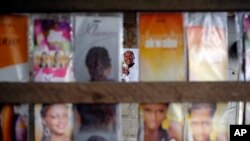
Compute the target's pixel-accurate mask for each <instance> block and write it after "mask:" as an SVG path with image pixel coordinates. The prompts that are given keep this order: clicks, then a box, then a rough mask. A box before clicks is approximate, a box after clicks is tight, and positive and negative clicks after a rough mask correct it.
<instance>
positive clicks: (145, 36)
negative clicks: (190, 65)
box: [139, 13, 186, 81]
mask: <svg viewBox="0 0 250 141" xmlns="http://www.w3.org/2000/svg"><path fill="white" fill-rule="evenodd" d="M139 47H140V53H139V54H140V67H139V69H140V80H141V81H178V80H180V81H181V80H186V71H185V68H186V64H185V49H184V44H183V18H182V14H181V13H172V14H166V13H156V14H152V13H143V14H140V17H139Z"/></svg>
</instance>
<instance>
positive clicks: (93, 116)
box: [74, 104, 121, 141]
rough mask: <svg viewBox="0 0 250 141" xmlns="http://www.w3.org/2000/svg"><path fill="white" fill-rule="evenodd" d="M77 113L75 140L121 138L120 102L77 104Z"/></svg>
mask: <svg viewBox="0 0 250 141" xmlns="http://www.w3.org/2000/svg"><path fill="white" fill-rule="evenodd" d="M75 115H76V119H75V120H74V121H75V124H74V125H75V127H74V129H75V130H74V140H75V141H78V140H81V141H93V140H102V141H119V140H120V127H119V126H120V124H121V121H120V119H121V117H120V113H119V106H118V104H77V105H76V106H75Z"/></svg>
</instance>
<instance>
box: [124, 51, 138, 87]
mask: <svg viewBox="0 0 250 141" xmlns="http://www.w3.org/2000/svg"><path fill="white" fill-rule="evenodd" d="M123 57H124V62H123V65H122V81H123V82H136V81H138V66H137V65H136V64H135V62H134V60H135V56H134V53H133V52H132V51H130V50H127V51H126V52H124V54H123Z"/></svg>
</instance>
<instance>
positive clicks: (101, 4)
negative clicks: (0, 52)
mask: <svg viewBox="0 0 250 141" xmlns="http://www.w3.org/2000/svg"><path fill="white" fill-rule="evenodd" d="M0 9H1V11H2V12H93V11H96V12H99V11H226V10H228V11H242V10H249V9H250V1H249V0H130V1H126V0H6V1H3V2H1V4H0Z"/></svg>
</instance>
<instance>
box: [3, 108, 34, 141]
mask: <svg viewBox="0 0 250 141" xmlns="http://www.w3.org/2000/svg"><path fill="white" fill-rule="evenodd" d="M28 126H29V106H28V104H0V140H1V141H28V137H29V135H28V132H29V131H28V129H29V127H28Z"/></svg>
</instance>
